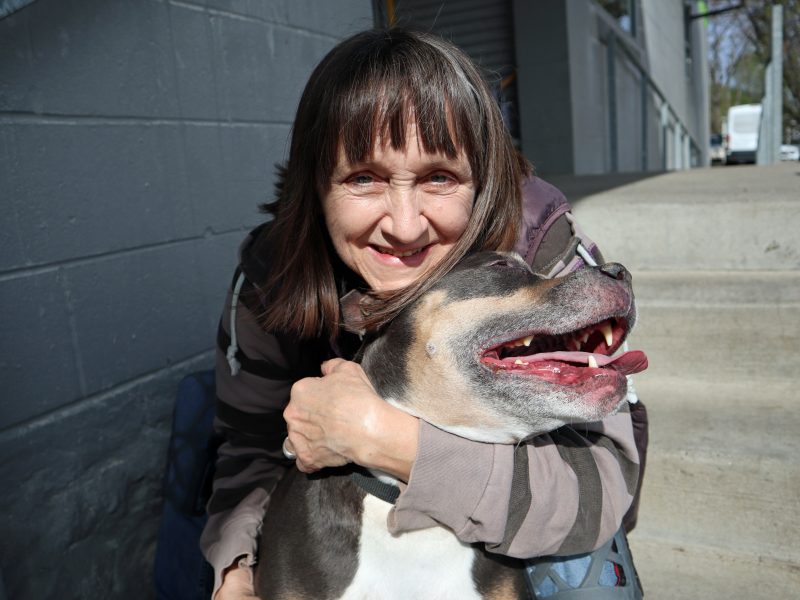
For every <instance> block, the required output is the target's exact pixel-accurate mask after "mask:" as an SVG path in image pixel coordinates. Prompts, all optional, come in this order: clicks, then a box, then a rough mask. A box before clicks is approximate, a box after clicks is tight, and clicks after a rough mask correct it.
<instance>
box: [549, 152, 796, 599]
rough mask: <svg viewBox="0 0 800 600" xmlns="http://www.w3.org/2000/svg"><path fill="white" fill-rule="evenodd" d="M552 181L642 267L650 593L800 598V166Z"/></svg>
mask: <svg viewBox="0 0 800 600" xmlns="http://www.w3.org/2000/svg"><path fill="white" fill-rule="evenodd" d="M550 181H553V182H554V183H555V184H556V185H558V186H559V187H560V188H561V189H563V190H564V192H565V193H566V194H567V197H568V198H570V200H571V201H573V204H574V206H575V214H576V216H577V218H578V221H579V222H580V223H581V225H582V226H583V227H584V229H585V230H586V231H587V232H588V233H589V234H590V235H591V236H592V237H593V239H595V240H596V241H597V242H598V244H599V245H600V247H601V248H602V250H603V253H604V255H605V257H606V259H607V260H614V261H619V262H622V263H624V264H625V265H626V266H628V268H629V269H630V270H631V271H632V273H633V276H634V290H635V291H636V294H637V300H638V304H639V312H640V321H639V325H638V327H637V330H636V331H635V332H634V334H633V336H632V338H631V346H632V347H633V348H641V349H643V350H645V351H646V352H647V354H648V356H649V358H650V365H651V366H650V368H649V369H648V371H646V372H645V373H642V374H640V375H638V376H637V378H636V388H637V390H638V392H639V394H640V397H641V398H642V399H643V401H644V402H645V403H646V405H647V407H648V410H649V413H650V420H651V429H650V435H651V442H650V450H649V456H648V465H647V473H646V476H645V481H644V488H643V495H642V506H641V510H640V516H639V524H638V526H637V529H636V530H635V531H634V532H633V534H632V535H631V540H630V541H631V546H632V548H633V551H634V558H635V559H636V565H637V568H638V570H639V573H640V575H641V578H642V582H643V584H644V588H645V592H646V597H647V598H649V599H651V600H659V599H662V598H663V599H665V600H666V599H673V598H697V599H706V598H710V599H714V598H728V599H738V598H742V599H745V598H747V599H748V600H752V599H755V598H764V599H767V598H769V599H774V598H796V597H800V542H798V540H800V518H798V515H800V436H798V433H797V432H798V431H800V393H799V392H798V390H797V385H798V384H799V383H800V378H799V377H798V373H799V372H800V241H799V240H800V164H798V163H782V164H778V165H775V166H771V167H755V166H753V167H717V168H713V169H696V170H693V171H681V172H674V173H668V174H660V175H657V176H652V177H641V176H627V180H626V176H616V177H596V178H570V179H559V178H553V179H551V180H550ZM597 190H600V191H597Z"/></svg>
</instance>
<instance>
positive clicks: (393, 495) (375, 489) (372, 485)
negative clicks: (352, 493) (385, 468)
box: [350, 469, 400, 504]
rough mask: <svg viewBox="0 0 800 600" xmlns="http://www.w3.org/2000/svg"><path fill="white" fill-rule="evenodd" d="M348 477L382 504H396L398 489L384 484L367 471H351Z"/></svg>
mask: <svg viewBox="0 0 800 600" xmlns="http://www.w3.org/2000/svg"><path fill="white" fill-rule="evenodd" d="M350 476H351V477H352V479H353V481H354V482H355V483H356V485H358V487H360V488H361V489H362V490H364V491H365V492H367V493H368V494H372V495H373V496H375V497H377V498H380V499H381V500H383V501H384V502H388V503H389V504H394V503H395V502H397V497H398V496H400V488H399V487H397V486H396V485H392V484H391V483H384V482H383V481H381V480H380V479H378V478H377V477H375V476H374V475H373V474H372V473H370V472H369V471H366V470H361V469H359V470H356V471H353V472H352V473H351V474H350Z"/></svg>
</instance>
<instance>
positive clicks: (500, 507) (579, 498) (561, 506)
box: [389, 406, 638, 557]
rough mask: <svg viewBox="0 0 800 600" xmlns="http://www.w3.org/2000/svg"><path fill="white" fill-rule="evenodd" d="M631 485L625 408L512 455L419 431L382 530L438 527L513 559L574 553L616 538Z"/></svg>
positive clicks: (633, 457) (633, 466)
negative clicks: (408, 470)
mask: <svg viewBox="0 0 800 600" xmlns="http://www.w3.org/2000/svg"><path fill="white" fill-rule="evenodd" d="M637 479H638V455H637V452H636V447H635V444H634V441H633V433H632V428H631V424H630V415H629V413H628V411H627V406H625V407H624V409H623V412H620V413H618V414H617V415H614V416H611V417H608V418H606V419H605V420H604V421H602V422H599V423H591V424H587V425H583V426H573V427H562V428H561V429H559V430H557V431H555V432H552V433H550V434H547V435H542V436H539V437H537V438H535V439H533V440H531V441H530V442H528V443H526V444H522V445H520V446H516V447H515V446H510V445H501V444H481V443H478V442H472V441H470V440H465V439H463V438H459V437H457V436H454V435H452V434H449V433H446V432H444V431H441V430H439V429H436V428H435V427H433V426H431V425H428V424H426V423H423V424H422V426H421V428H420V445H419V452H418V454H417V458H416V461H415V464H414V469H413V471H412V474H411V479H410V481H409V485H408V488H407V489H406V490H404V492H403V493H402V494H401V495H400V498H399V499H398V501H397V504H396V505H395V507H394V509H393V511H392V513H391V514H390V518H389V528H390V530H391V531H392V532H400V531H408V530H414V529H420V528H424V527H430V526H432V525H435V524H440V525H445V526H447V527H449V528H451V529H452V530H453V531H454V532H455V534H456V535H457V536H458V537H459V539H461V540H463V541H465V542H482V543H484V544H485V546H486V548H487V549H488V550H490V551H492V552H498V553H500V554H505V555H509V556H516V557H531V556H544V555H549V554H561V555H570V554H577V553H581V552H587V551H589V550H592V549H594V548H596V547H597V546H599V545H601V544H602V543H604V542H605V541H607V540H608V539H609V538H611V537H612V536H613V535H614V533H615V532H616V531H617V529H618V528H619V525H620V523H621V521H622V517H623V516H624V514H625V512H626V511H627V509H628V507H629V506H630V503H631V501H632V499H633V494H634V491H635V489H636V482H637Z"/></svg>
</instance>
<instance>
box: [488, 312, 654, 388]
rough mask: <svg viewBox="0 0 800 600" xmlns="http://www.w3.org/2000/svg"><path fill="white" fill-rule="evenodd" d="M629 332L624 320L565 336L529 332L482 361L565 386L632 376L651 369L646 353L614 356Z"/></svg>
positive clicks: (500, 369) (501, 369) (499, 369)
mask: <svg viewBox="0 0 800 600" xmlns="http://www.w3.org/2000/svg"><path fill="white" fill-rule="evenodd" d="M627 332H628V325H627V323H626V321H625V320H624V319H622V318H611V319H606V320H603V321H601V322H599V323H595V324H593V325H589V326H588V327H583V328H581V329H578V330H576V331H571V332H569V333H565V334H561V335H550V334H545V333H529V334H527V335H524V336H522V337H519V338H515V339H513V340H510V341H507V342H503V343H501V344H497V345H495V346H492V347H490V348H489V349H488V350H486V351H485V352H483V354H482V355H481V358H480V360H481V362H482V363H483V364H484V365H486V366H488V367H489V368H491V369H492V370H493V371H495V372H506V373H518V374H525V375H534V376H537V377H541V378H543V379H546V380H549V381H552V382H554V383H558V384H561V385H570V384H575V383H580V382H582V381H584V380H586V379H587V378H588V377H592V376H594V375H597V374H601V373H603V372H604V371H605V372H608V371H615V372H617V373H621V374H622V375H631V374H633V373H638V372H640V371H644V370H645V369H646V368H647V356H645V354H644V352H642V351H640V350H631V351H628V352H625V353H623V354H620V355H619V356H614V357H612V356H611V355H612V354H613V353H614V352H616V350H617V349H618V348H619V347H620V346H621V345H622V342H623V341H624V339H625V335H626V334H627Z"/></svg>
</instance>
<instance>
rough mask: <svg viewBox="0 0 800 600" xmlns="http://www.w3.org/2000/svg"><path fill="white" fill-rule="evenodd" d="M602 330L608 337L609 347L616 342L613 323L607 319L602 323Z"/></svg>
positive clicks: (607, 343) (607, 344)
mask: <svg viewBox="0 0 800 600" xmlns="http://www.w3.org/2000/svg"><path fill="white" fill-rule="evenodd" d="M600 331H601V332H602V333H603V336H604V337H605V338H606V346H608V347H609V348H610V347H611V344H613V343H614V335H613V334H612V333H611V323H609V322H608V321H606V322H605V323H603V324H602V325H600Z"/></svg>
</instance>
